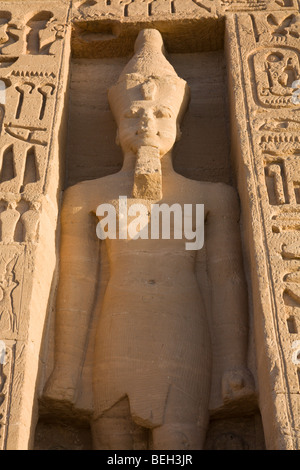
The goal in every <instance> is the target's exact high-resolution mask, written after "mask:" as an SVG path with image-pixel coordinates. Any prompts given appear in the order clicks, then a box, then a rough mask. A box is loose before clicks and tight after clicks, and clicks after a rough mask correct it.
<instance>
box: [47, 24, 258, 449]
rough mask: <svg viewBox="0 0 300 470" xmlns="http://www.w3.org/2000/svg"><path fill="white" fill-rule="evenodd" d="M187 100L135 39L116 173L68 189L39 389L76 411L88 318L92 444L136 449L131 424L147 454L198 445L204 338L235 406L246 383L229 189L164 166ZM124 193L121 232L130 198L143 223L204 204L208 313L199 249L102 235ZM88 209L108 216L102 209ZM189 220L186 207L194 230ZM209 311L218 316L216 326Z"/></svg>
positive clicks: (114, 104)
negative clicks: (50, 358)
mask: <svg viewBox="0 0 300 470" xmlns="http://www.w3.org/2000/svg"><path fill="white" fill-rule="evenodd" d="M188 100H189V89H188V87H187V84H186V82H185V81H184V80H182V79H180V78H179V77H178V76H177V74H176V72H175V70H174V69H173V67H172V66H171V65H170V63H169V62H168V61H167V59H166V57H165V54H164V48H163V42H162V38H161V35H160V33H159V32H158V31H156V30H154V29H149V30H144V31H141V32H140V34H139V36H138V38H137V41H136V45H135V54H134V56H133V58H132V59H131V60H130V62H129V63H128V65H127V66H126V67H125V69H124V71H123V72H122V74H121V76H120V78H119V80H118V82H117V84H116V85H115V86H113V87H112V88H111V89H110V90H109V103H110V106H111V109H112V111H113V114H114V117H115V119H116V122H117V126H118V137H117V139H118V141H119V144H120V145H121V148H122V151H123V154H124V164H123V167H122V169H121V171H120V172H119V173H117V174H113V175H110V176H107V177H103V178H101V179H96V180H91V181H84V182H81V183H79V184H76V185H75V186H72V187H70V188H68V189H67V190H66V191H65V195H64V202H63V208H62V219H61V227H62V235H61V258H60V259H61V262H60V277H59V286H58V294H57V310H56V341H55V367H54V370H53V372H52V374H51V376H50V378H49V380H48V383H47V385H46V389H45V392H44V395H45V397H46V398H47V399H48V400H54V401H57V402H69V403H73V404H75V403H76V390H77V386H78V385H77V384H78V377H79V374H80V366H81V362H82V359H81V358H82V351H84V350H85V348H86V338H87V334H88V330H89V325H90V317H91V314H92V312H95V314H96V316H97V332H96V337H95V348H94V356H93V380H92V383H91V384H90V387H92V390H93V417H92V421H91V428H92V435H93V443H94V448H95V449H118V450H121V449H134V448H136V445H135V444H134V436H135V433H134V432H133V431H132V430H133V426H137V427H139V428H143V432H144V434H143V436H144V439H145V441H147V442H146V443H145V444H144V446H143V448H147V445H149V446H150V448H152V449H163V450H166V449H169V450H171V449H177V450H179V449H201V448H203V444H204V440H205V435H206V430H207V425H208V420H209V400H210V396H211V382H212V377H211V375H212V373H211V371H212V357H213V354H212V343H213V345H214V348H217V357H219V360H220V361H221V362H222V364H221V369H222V370H223V375H222V379H221V380H220V382H219V386H220V389H222V393H221V395H222V398H223V400H224V401H225V402H226V401H227V402H228V401H231V402H232V401H235V400H239V399H240V397H241V396H245V395H247V393H251V390H252V387H253V384H252V377H251V374H250V373H249V371H248V369H247V365H246V364H247V290H246V285H245V280H244V274H243V265H242V254H241V246H240V232H239V203H238V198H237V195H236V193H235V190H234V189H233V188H232V187H229V186H227V185H225V184H222V183H207V182H205V183H204V182H199V181H193V180H189V179H186V178H184V177H183V176H181V175H179V174H177V173H176V172H175V171H174V170H173V167H172V148H173V146H174V144H175V142H176V140H177V139H178V138H179V137H180V129H179V123H180V121H181V119H182V117H183V114H184V112H185V110H186V108H187V105H188ZM120 196H122V197H123V201H124V200H125V197H126V198H127V199H126V202H127V207H128V214H129V215H128V221H127V223H128V224H129V223H130V222H132V217H130V209H131V208H134V207H136V206H134V205H136V204H137V203H139V204H140V205H141V204H142V205H143V207H145V206H146V207H147V210H148V213H149V221H148V222H149V224H151V220H150V218H151V205H152V204H153V203H159V204H163V203H164V204H166V205H167V206H165V207H169V208H171V207H173V205H174V204H176V205H177V207H180V208H182V209H184V207H185V205H190V206H192V207H196V205H197V204H203V205H204V211H205V250H206V255H207V266H208V275H209V279H210V282H211V286H212V296H211V309H210V311H208V312H207V311H206V310H205V307H204V302H203V298H202V295H201V290H200V288H199V282H198V281H199V276H198V277H197V272H196V266H197V264H196V259H197V256H198V254H199V250H197V249H196V248H197V247H196V248H195V249H192V250H191V249H186V241H187V239H186V237H185V234H184V233H182V237H173V238H172V237H170V239H166V238H162V237H156V238H151V237H142V236H140V237H135V238H130V237H129V236H126V238H125V237H115V238H114V237H109V236H106V237H105V236H104V237H103V238H105V240H104V241H101V242H100V241H99V239H97V237H96V224H97V222H98V221H97V219H95V214H96V211H97V207H98V206H99V205H100V204H110V205H112V206H113V207H114V208H115V210H116V214H117V218H118V221H119V223H121V220H120V218H121V217H124V214H123V213H122V214H121V213H120V212H119V210H120ZM178 205H179V206H178ZM105 207H106V208H108V206H105ZM132 213H133V212H132ZM97 214H98V218H99V220H101V219H102V221H103V217H104V212H103V213H101V214H100V212H97ZM95 220H96V222H95ZM172 223H173V225H174V222H172ZM196 223H197V220H196V218H195V214H194V213H193V228H194V230H195V227H196ZM173 225H172V227H171V233H172V229H174V226H173ZM177 228H178V227H177ZM103 243H104V244H105V247H106V250H107V256H108V260H109V277H108V280H107V282H106V284H105V286H104V288H105V294H104V296H103V300H101V301H100V300H99V299H100V296H99V285H100V284H101V283H103V282H104V281H103V279H100V278H99V272H100V271H99V266H100V265H101V251H100V250H99V245H101V244H103ZM200 281H201V279H200ZM200 284H201V282H200ZM209 316H211V317H212V318H213V319H214V321H213V324H214V325H215V326H214V331H213V332H211V331H210V327H209ZM212 334H213V339H214V340H213V342H212V341H211V335H212ZM148 443H150V444H148Z"/></svg>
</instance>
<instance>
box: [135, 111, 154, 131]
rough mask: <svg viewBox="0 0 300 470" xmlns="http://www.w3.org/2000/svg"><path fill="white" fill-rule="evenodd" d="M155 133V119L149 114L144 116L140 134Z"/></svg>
mask: <svg viewBox="0 0 300 470" xmlns="http://www.w3.org/2000/svg"><path fill="white" fill-rule="evenodd" d="M149 131H150V132H151V131H152V132H154V131H155V119H154V118H153V116H151V115H149V114H144V115H143V116H142V118H141V121H140V127H139V133H144V132H149Z"/></svg>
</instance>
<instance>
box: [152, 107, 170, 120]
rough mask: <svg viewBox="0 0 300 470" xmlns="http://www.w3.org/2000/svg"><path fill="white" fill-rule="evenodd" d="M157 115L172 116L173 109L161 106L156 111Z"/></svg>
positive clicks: (162, 116)
mask: <svg viewBox="0 0 300 470" xmlns="http://www.w3.org/2000/svg"><path fill="white" fill-rule="evenodd" d="M154 115H155V117H157V118H171V117H172V114H171V111H170V110H169V109H167V108H159V109H157V110H156V111H155V113H154Z"/></svg>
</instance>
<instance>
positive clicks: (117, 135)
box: [116, 129, 120, 145]
mask: <svg viewBox="0 0 300 470" xmlns="http://www.w3.org/2000/svg"><path fill="white" fill-rule="evenodd" d="M116 144H117V145H120V138H119V129H117V134H116Z"/></svg>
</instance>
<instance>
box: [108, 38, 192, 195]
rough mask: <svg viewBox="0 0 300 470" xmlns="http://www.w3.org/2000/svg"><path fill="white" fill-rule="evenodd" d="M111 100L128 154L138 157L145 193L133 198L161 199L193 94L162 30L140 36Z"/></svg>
mask: <svg viewBox="0 0 300 470" xmlns="http://www.w3.org/2000/svg"><path fill="white" fill-rule="evenodd" d="M108 99H109V103H110V107H111V110H112V112H113V115H114V117H115V120H116V122H117V126H118V140H119V143H120V145H121V147H122V150H123V152H124V153H128V152H131V153H134V154H136V155H137V164H136V172H135V183H136V182H137V181H138V179H140V184H139V186H140V191H137V192H135V190H134V196H135V197H143V198H150V199H159V198H161V196H162V192H161V191H162V189H161V167H160V159H161V158H162V157H163V156H164V155H166V154H167V153H168V152H170V150H171V149H172V147H173V145H174V143H175V141H176V140H177V139H178V138H179V136H180V127H179V125H180V121H181V119H182V117H183V115H184V112H185V110H186V108H187V104H188V100H189V88H188V86H187V83H186V82H185V81H184V80H183V79H181V78H180V77H178V75H177V74H176V72H175V70H174V68H173V67H172V65H171V64H170V63H169V62H168V61H167V59H166V57H165V51H164V45H163V40H162V37H161V34H160V33H159V32H158V31H157V30H155V29H145V30H142V31H141V32H140V33H139V35H138V37H137V40H136V42H135V49H134V56H133V57H132V59H131V60H130V61H129V63H128V64H127V65H126V67H125V68H124V70H123V72H122V73H121V75H120V77H119V79H118V81H117V83H116V85H114V86H113V87H112V88H110V90H109V92H108ZM135 186H136V185H135ZM159 186H160V188H159ZM155 188H156V189H155Z"/></svg>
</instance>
